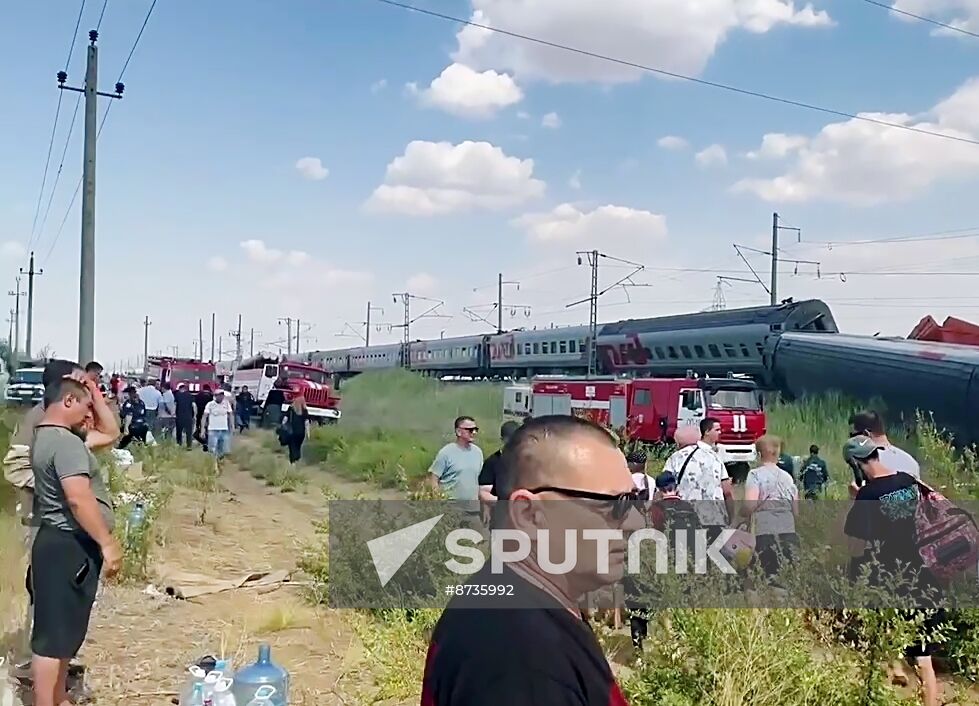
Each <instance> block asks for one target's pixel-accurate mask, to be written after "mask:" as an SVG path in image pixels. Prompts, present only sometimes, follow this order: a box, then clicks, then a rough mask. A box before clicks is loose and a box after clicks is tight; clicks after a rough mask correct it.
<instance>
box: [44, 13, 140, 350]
mask: <svg viewBox="0 0 979 706" xmlns="http://www.w3.org/2000/svg"><path fill="white" fill-rule="evenodd" d="M98 38H99V33H98V32H97V31H95V30H94V29H93V30H92V31H90V32H89V33H88V39H89V45H88V57H87V61H86V64H85V86H84V87H83V88H75V87H72V86H66V85H65V81H67V80H68V74H67V73H66V72H64V71H59V72H58V88H59V89H60V90H65V91H76V92H78V93H83V94H84V95H85V161H84V164H83V166H82V246H81V270H80V271H81V277H80V278H79V283H78V285H79V297H78V360H79V362H81V363H85V362H86V361H90V360H94V358H95V143H96V141H97V139H98V125H97V123H98V100H99V98H98V97H99V96H103V97H105V98H122V92H123V91H124V90H125V86H123V85H122V84H121V83H117V84H116V85H115V91H116V92H115V93H102V92H100V91H99V90H98V84H99V50H98V47H96V46H95V42H96V41H97V40H98Z"/></svg>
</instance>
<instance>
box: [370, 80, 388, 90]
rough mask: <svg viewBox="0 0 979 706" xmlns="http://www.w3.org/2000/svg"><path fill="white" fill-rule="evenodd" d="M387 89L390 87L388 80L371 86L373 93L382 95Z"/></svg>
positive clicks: (379, 81) (376, 82)
mask: <svg viewBox="0 0 979 706" xmlns="http://www.w3.org/2000/svg"><path fill="white" fill-rule="evenodd" d="M387 87H388V80H387V79H386V78H382V79H380V80H378V81H375V82H374V83H372V84H371V93H380V92H381V91H383V90H384V89H385V88H387Z"/></svg>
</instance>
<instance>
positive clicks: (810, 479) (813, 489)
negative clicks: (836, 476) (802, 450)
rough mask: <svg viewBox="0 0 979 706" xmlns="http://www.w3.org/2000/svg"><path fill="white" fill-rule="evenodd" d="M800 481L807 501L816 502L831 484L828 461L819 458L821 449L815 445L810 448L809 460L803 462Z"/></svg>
mask: <svg viewBox="0 0 979 706" xmlns="http://www.w3.org/2000/svg"><path fill="white" fill-rule="evenodd" d="M799 480H801V481H802V493H803V496H804V497H805V498H806V499H807V500H815V499H816V498H817V497H819V496H820V495H822V493H823V488H825V487H826V484H827V483H828V482H829V468H828V467H827V466H826V461H824V460H823V459H821V458H820V457H819V447H818V446H816V445H815V444H813V445H812V446H810V447H809V458H807V459H806V460H805V461H803V462H802V467H801V470H800V471H799Z"/></svg>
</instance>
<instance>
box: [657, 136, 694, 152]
mask: <svg viewBox="0 0 979 706" xmlns="http://www.w3.org/2000/svg"><path fill="white" fill-rule="evenodd" d="M656 144H657V145H659V146H660V147H662V148H663V149H664V150H685V149H687V147H688V146H689V144H690V143H688V142H687V141H686V140H684V139H683V138H682V137H677V136H676V135H665V136H664V137H661V138H659V139H658V140H656Z"/></svg>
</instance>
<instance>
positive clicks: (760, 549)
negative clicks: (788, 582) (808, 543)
mask: <svg viewBox="0 0 979 706" xmlns="http://www.w3.org/2000/svg"><path fill="white" fill-rule="evenodd" d="M755 448H756V449H757V450H758V459H759V461H761V466H759V467H758V468H755V469H754V470H752V471H749V472H748V480H747V482H746V483H745V489H744V505H743V506H742V509H741V514H742V517H744V518H745V519H746V520H753V521H754V525H755V537H756V538H757V539H756V545H755V550H756V552H757V556H758V561H759V563H760V564H761V568H762V570H763V571H764V572H765V574H766V575H768V576H774V575H775V574H777V573H778V572H779V570H780V569H781V567H782V562H783V560H785V559H788V560H792V559H794V558H795V556H796V550H797V549H798V547H799V536H798V535H797V534H796V531H795V518H796V516H797V515H798V514H799V489H798V488H797V487H796V485H795V481H794V480H793V479H792V476H790V475H789V474H788V473H786V472H785V471H784V470H782V469H781V468H780V467H779V466H778V458H779V454H781V452H782V441H781V439H779V438H778V437H776V436H772V435H770V434H766V435H765V436H763V437H761V438H760V439H758V441H757V442H755Z"/></svg>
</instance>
